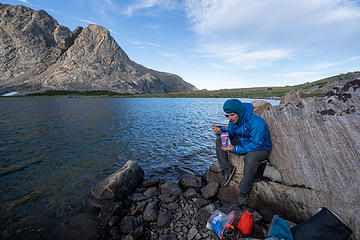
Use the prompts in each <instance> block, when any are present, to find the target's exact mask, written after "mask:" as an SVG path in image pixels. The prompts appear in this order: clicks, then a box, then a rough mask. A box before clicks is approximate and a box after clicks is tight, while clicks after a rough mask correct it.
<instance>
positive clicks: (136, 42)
mask: <svg viewBox="0 0 360 240" xmlns="http://www.w3.org/2000/svg"><path fill="white" fill-rule="evenodd" d="M128 42H129V43H131V44H133V45H136V46H138V47H141V48H145V47H149V46H150V47H156V48H161V49H167V50H173V51H175V50H176V49H174V48H170V47H167V46H164V45H161V44H157V43H152V42H142V41H139V40H137V39H130V40H128Z"/></svg>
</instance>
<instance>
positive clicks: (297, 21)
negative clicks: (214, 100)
mask: <svg viewBox="0 0 360 240" xmlns="http://www.w3.org/2000/svg"><path fill="white" fill-rule="evenodd" d="M184 6H185V12H186V16H187V18H188V20H189V22H190V24H191V26H192V29H193V31H194V33H196V34H197V36H198V39H199V46H198V48H199V49H201V51H202V53H203V55H204V56H206V55H208V56H212V57H215V58H219V59H222V60H223V62H224V63H228V64H232V65H233V67H237V68H241V69H253V68H255V67H261V66H269V65H271V64H273V63H274V62H276V61H279V60H282V59H286V58H287V59H298V58H300V56H307V57H309V56H310V55H311V56H316V57H319V58H320V59H321V57H323V56H324V55H326V54H330V53H332V54H336V52H337V51H345V50H347V51H350V50H349V49H351V51H352V52H354V51H355V52H356V51H360V45H359V44H358V41H357V40H356V39H359V38H360V28H359V24H356V23H358V22H360V5H359V4H356V2H355V1H353V0H317V1H313V0H298V1H288V0H267V1H261V0H242V1H239V0H185V3H184ZM209 45H212V46H217V47H216V48H215V47H212V48H208V47H207V46H209ZM218 46H224V47H218ZM232 46H239V47H232ZM340 54H341V53H340ZM319 61H320V60H319ZM322 61H325V62H326V60H322ZM218 64H219V63H218ZM214 66H215V65H214ZM325 67H331V65H329V63H328V65H317V66H314V70H320V69H324V68H325Z"/></svg>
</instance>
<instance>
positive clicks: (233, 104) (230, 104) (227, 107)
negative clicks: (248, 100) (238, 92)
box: [223, 99, 245, 118]
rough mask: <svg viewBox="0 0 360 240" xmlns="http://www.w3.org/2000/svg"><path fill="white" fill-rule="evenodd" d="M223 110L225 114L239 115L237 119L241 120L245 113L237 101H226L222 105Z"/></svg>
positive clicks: (242, 106)
mask: <svg viewBox="0 0 360 240" xmlns="http://www.w3.org/2000/svg"><path fill="white" fill-rule="evenodd" d="M223 109H224V112H226V113H237V114H238V115H239V118H241V117H242V115H244V112H245V108H244V105H243V104H242V103H241V101H240V100H238V99H228V100H226V102H225V103H224V106H223Z"/></svg>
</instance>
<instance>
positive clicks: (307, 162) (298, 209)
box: [255, 79, 360, 239]
mask: <svg viewBox="0 0 360 240" xmlns="http://www.w3.org/2000/svg"><path fill="white" fill-rule="evenodd" d="M359 102H360V80H358V79H355V80H353V81H349V82H347V83H344V85H343V87H337V88H334V89H333V91H331V92H329V93H328V94H327V96H326V97H323V98H307V99H302V100H298V101H295V102H290V103H287V104H284V105H279V106H274V107H272V108H271V109H270V110H269V111H265V112H264V114H263V117H264V119H265V120H266V122H267V123H268V125H269V128H270V131H271V134H272V142H273V149H272V152H271V155H270V162H271V164H273V165H274V166H275V167H276V168H277V169H278V170H279V171H280V173H281V176H282V178H283V182H284V183H285V184H286V185H287V186H294V187H293V188H291V187H290V188H289V189H285V190H283V188H284V186H281V185H277V184H275V183H269V184H270V185H268V186H263V185H262V184H263V183H257V184H256V185H257V188H256V190H255V194H256V196H257V197H258V198H260V199H262V200H261V201H264V202H265V201H272V203H273V204H274V205H275V204H276V205H277V206H279V208H282V209H283V211H286V212H287V213H288V214H290V215H292V216H294V218H295V219H294V220H296V219H297V220H303V219H307V218H308V217H310V216H311V215H312V214H314V212H315V210H316V209H317V208H319V207H327V208H328V209H330V210H332V211H334V212H335V213H336V214H338V215H339V217H340V218H342V220H343V221H344V222H345V223H346V224H347V225H348V226H349V227H350V228H351V229H352V230H353V231H354V234H353V235H354V236H353V237H354V239H358V238H360V227H359V226H360V216H359V215H358V214H357V213H358V212H360V205H359V204H358V199H359V197H360V185H359V184H358V182H359V181H358V179H360V162H359V159H360V151H359V149H360V131H359V129H360V106H359ZM296 186H299V187H301V188H299V187H296ZM275 193H277V194H275ZM272 207H274V206H272Z"/></svg>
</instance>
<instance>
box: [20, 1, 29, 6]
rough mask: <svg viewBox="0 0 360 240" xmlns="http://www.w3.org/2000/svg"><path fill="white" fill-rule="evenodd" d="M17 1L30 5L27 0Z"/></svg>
mask: <svg viewBox="0 0 360 240" xmlns="http://www.w3.org/2000/svg"><path fill="white" fill-rule="evenodd" d="M18 1H19V2H22V3H26V4H29V5H30V3H29V1H27V0H18Z"/></svg>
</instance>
